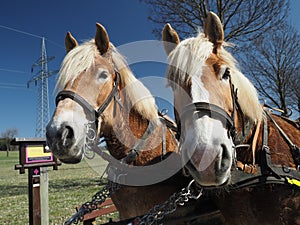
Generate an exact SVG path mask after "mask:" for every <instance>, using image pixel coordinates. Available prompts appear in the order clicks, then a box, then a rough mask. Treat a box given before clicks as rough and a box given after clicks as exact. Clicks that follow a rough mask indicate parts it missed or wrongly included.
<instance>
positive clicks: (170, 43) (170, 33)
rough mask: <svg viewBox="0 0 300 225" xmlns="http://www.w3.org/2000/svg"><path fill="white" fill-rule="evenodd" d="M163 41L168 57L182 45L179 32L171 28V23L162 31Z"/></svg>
mask: <svg viewBox="0 0 300 225" xmlns="http://www.w3.org/2000/svg"><path fill="white" fill-rule="evenodd" d="M162 40H163V45H164V48H165V51H166V53H167V55H169V54H170V52H171V51H173V49H174V48H175V47H176V46H177V45H178V44H179V43H180V40H179V36H178V34H177V32H176V31H175V30H174V29H173V28H172V27H171V25H170V24H169V23H167V24H166V25H165V26H164V29H163V31H162Z"/></svg>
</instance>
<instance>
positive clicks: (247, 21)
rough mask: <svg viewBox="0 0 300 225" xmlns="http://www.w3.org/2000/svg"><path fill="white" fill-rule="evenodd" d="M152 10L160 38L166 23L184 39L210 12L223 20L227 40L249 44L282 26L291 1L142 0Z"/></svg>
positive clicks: (194, 30) (191, 33) (151, 14)
mask: <svg viewBox="0 0 300 225" xmlns="http://www.w3.org/2000/svg"><path fill="white" fill-rule="evenodd" d="M142 1H144V2H145V3H147V4H148V5H149V7H150V14H149V19H150V20H151V21H152V22H154V23H155V24H158V25H159V26H158V27H157V28H155V29H154V30H153V32H154V33H155V34H156V35H157V36H158V37H160V35H161V28H162V27H163V25H164V24H165V23H167V22H169V23H171V25H172V26H173V27H175V28H176V30H177V32H178V33H179V35H180V37H181V38H185V37H189V36H191V35H193V34H195V33H196V32H197V31H198V29H199V28H202V27H203V25H204V21H205V18H206V17H207V13H208V12H209V11H213V12H215V13H216V14H217V15H218V16H219V17H220V19H221V22H222V24H223V28H224V31H225V40H226V41H232V42H235V43H236V42H246V41H249V40H253V39H255V38H257V37H259V36H260V35H261V34H264V33H265V32H266V31H267V30H269V29H270V28H272V27H275V26H277V25H278V24H281V22H282V21H284V20H285V18H286V16H287V12H288V10H289V0H263V1H262V0H142Z"/></svg>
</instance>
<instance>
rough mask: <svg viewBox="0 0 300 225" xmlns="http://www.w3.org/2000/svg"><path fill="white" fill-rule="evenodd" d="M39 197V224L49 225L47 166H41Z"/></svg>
mask: <svg viewBox="0 0 300 225" xmlns="http://www.w3.org/2000/svg"><path fill="white" fill-rule="evenodd" d="M40 198H41V225H49V203H48V167H41V174H40Z"/></svg>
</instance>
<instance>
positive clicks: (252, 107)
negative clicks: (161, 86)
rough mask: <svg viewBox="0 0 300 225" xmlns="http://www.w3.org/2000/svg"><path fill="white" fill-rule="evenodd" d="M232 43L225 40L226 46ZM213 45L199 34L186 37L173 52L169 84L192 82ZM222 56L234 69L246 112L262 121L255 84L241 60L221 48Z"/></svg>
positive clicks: (239, 95)
mask: <svg viewBox="0 0 300 225" xmlns="http://www.w3.org/2000/svg"><path fill="white" fill-rule="evenodd" d="M227 45H228V44H226V43H223V46H227ZM212 51H213V44H212V43H211V42H210V41H209V40H208V39H207V38H206V37H204V34H203V33H199V34H198V36H197V37H193V38H188V39H186V40H183V41H182V42H181V43H179V44H178V46H177V47H176V48H175V49H174V50H173V51H172V52H171V53H170V55H169V66H168V69H167V73H166V76H167V79H168V80H169V85H170V86H172V87H173V88H174V85H175V86H176V85H178V84H179V85H182V84H185V85H188V83H189V82H190V79H191V76H194V75H196V74H199V73H201V71H202V66H204V65H205V63H206V60H207V59H208V58H209V56H210V55H211V54H212ZM219 56H220V58H221V60H222V61H224V62H226V64H227V65H228V66H229V68H230V72H231V79H232V83H233V84H234V86H235V87H236V88H237V89H238V101H239V104H240V106H241V109H242V111H243V113H244V114H245V115H246V116H247V117H248V118H250V119H251V120H253V121H254V122H258V121H260V120H261V119H262V107H261V105H260V103H259V100H258V94H257V91H256V89H255V88H254V86H253V85H252V83H251V82H250V81H249V80H248V78H247V77H245V76H244V75H243V74H242V73H241V71H240V70H239V69H238V66H237V62H236V60H235V59H234V58H233V56H232V55H231V54H230V53H229V52H228V51H226V50H225V49H224V48H223V47H221V49H220V51H219Z"/></svg>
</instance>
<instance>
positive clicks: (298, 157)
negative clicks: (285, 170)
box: [266, 111, 300, 166]
mask: <svg viewBox="0 0 300 225" xmlns="http://www.w3.org/2000/svg"><path fill="white" fill-rule="evenodd" d="M266 114H267V115H268V117H269V118H270V120H271V121H272V123H274V125H275V126H276V128H277V129H278V131H279V133H280V134H281V136H282V137H283V139H284V140H285V141H286V143H287V144H288V146H289V147H290V149H291V153H292V156H293V159H294V161H295V163H296V164H297V165H298V166H299V165H300V148H299V147H298V146H297V145H295V144H294V143H293V142H292V141H291V139H289V137H288V136H287V135H286V133H285V132H284V131H283V130H282V129H281V127H280V126H279V125H278V123H276V121H275V120H274V119H273V117H272V116H271V115H270V113H269V112H268V111H266Z"/></svg>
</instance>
